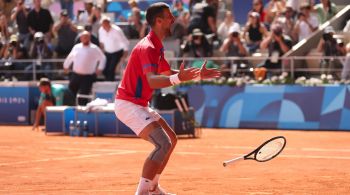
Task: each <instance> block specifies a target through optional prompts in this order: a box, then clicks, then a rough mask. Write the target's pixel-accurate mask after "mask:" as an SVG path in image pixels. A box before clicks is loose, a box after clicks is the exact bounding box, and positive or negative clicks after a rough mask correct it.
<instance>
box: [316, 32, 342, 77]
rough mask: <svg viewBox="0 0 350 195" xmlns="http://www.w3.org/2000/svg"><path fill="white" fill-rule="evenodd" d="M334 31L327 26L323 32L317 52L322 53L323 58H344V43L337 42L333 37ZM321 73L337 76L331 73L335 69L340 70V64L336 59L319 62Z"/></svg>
mask: <svg viewBox="0 0 350 195" xmlns="http://www.w3.org/2000/svg"><path fill="white" fill-rule="evenodd" d="M334 33H335V31H334V29H333V27H332V26H327V27H326V28H325V30H324V31H323V36H322V39H321V40H320V42H319V44H318V46H317V51H318V52H322V53H323V55H324V56H325V57H331V56H345V55H346V49H345V46H344V43H342V42H340V41H337V39H335V38H334V37H333V35H334ZM320 67H321V73H323V74H332V73H333V74H332V75H334V76H337V75H336V74H335V73H334V72H333V71H334V70H335V69H336V68H341V67H342V64H341V62H340V61H339V60H337V59H323V60H321V66H320Z"/></svg>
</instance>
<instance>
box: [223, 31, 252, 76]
mask: <svg viewBox="0 0 350 195" xmlns="http://www.w3.org/2000/svg"><path fill="white" fill-rule="evenodd" d="M228 33H229V36H228V37H227V38H226V39H225V40H224V43H223V44H222V46H221V48H220V51H221V52H223V53H225V55H226V56H227V57H244V56H247V55H248V52H247V49H246V48H245V46H244V45H243V43H242V41H241V37H240V30H239V27H237V26H232V27H231V28H230V29H229V31H228ZM233 64H238V67H237V65H236V67H235V69H236V68H239V69H240V68H241V69H242V68H247V66H246V64H247V62H245V61H242V60H235V61H234V62H233ZM233 64H231V61H229V62H226V63H225V64H223V65H222V66H221V69H222V70H225V69H226V70H227V71H223V72H225V73H224V76H225V77H229V76H230V74H229V72H230V70H232V69H231V68H232V66H233Z"/></svg>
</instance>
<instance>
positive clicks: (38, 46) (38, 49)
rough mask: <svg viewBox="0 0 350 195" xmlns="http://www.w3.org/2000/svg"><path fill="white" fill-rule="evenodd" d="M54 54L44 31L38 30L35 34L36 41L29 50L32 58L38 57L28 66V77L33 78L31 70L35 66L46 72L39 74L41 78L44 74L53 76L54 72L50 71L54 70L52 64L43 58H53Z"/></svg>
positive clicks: (49, 76)
mask: <svg viewBox="0 0 350 195" xmlns="http://www.w3.org/2000/svg"><path fill="white" fill-rule="evenodd" d="M52 56H53V53H52V50H51V49H50V48H49V45H48V43H47V41H46V40H45V36H44V34H43V33H42V32H36V33H35V34H34V41H33V43H32V46H31V47H30V50H29V57H30V58H32V59H36V61H35V63H34V64H33V65H30V66H28V67H27V68H26V70H27V72H29V74H28V77H27V79H29V80H31V79H33V78H32V74H31V73H30V72H31V71H33V68H34V66H36V67H35V68H36V70H37V71H41V72H43V73H44V75H43V74H37V75H38V77H39V78H40V77H44V76H45V77H48V78H52V75H53V73H50V72H51V70H52V67H51V64H50V63H47V62H43V59H49V58H52Z"/></svg>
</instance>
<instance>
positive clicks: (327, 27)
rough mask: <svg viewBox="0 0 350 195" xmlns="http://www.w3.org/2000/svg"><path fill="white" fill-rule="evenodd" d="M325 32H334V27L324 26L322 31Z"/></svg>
mask: <svg viewBox="0 0 350 195" xmlns="http://www.w3.org/2000/svg"><path fill="white" fill-rule="evenodd" d="M323 32H324V33H325V34H329V33H335V31H334V29H333V27H332V26H326V28H325V29H324V31H323Z"/></svg>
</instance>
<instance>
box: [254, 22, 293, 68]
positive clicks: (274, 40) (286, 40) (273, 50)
mask: <svg viewBox="0 0 350 195" xmlns="http://www.w3.org/2000/svg"><path fill="white" fill-rule="evenodd" d="M260 48H261V49H268V51H269V59H268V60H266V61H265V63H264V64H262V66H264V67H265V68H267V69H281V68H282V60H280V59H279V57H281V56H282V55H284V54H285V53H287V52H288V51H289V50H290V48H292V41H291V39H290V37H288V36H287V35H284V34H283V29H282V27H281V25H279V24H274V25H272V26H271V34H270V36H268V37H266V38H265V39H264V40H263V41H262V42H261V44H260Z"/></svg>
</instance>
